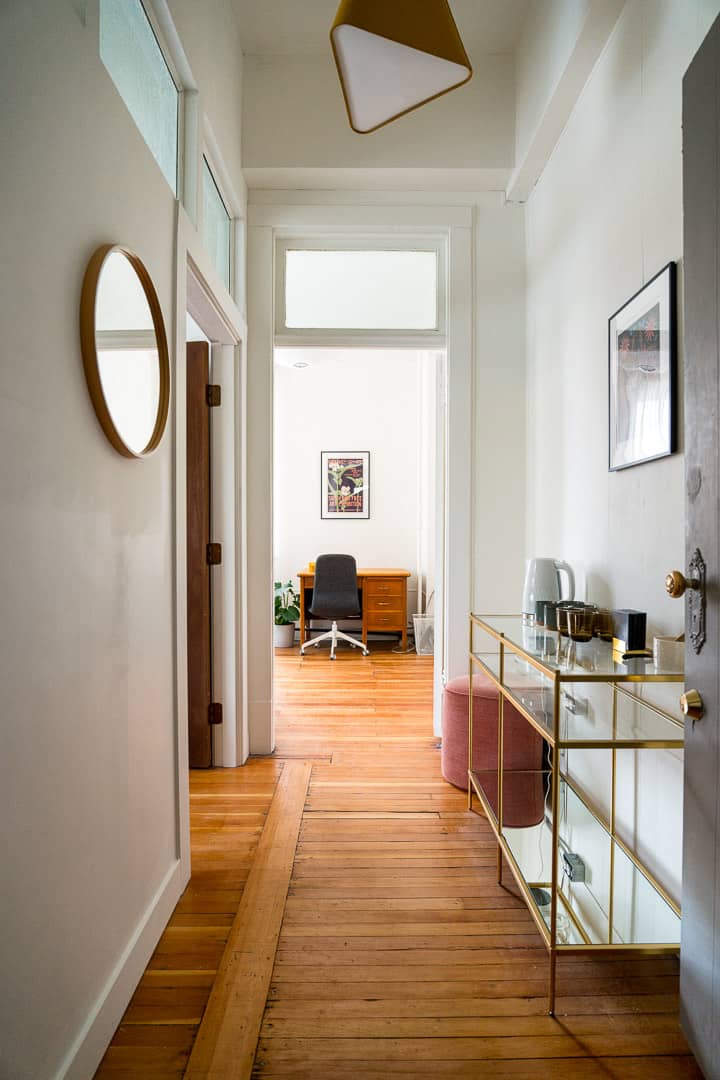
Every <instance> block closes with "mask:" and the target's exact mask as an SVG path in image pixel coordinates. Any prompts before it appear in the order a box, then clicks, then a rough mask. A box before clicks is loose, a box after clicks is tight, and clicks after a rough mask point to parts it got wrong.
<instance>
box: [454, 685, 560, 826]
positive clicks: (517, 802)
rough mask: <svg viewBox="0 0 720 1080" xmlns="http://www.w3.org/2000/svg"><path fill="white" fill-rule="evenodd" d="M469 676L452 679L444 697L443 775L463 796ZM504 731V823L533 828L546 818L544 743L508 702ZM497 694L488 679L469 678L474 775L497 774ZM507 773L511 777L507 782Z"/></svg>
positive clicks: (491, 790)
mask: <svg viewBox="0 0 720 1080" xmlns="http://www.w3.org/2000/svg"><path fill="white" fill-rule="evenodd" d="M469 683H470V680H469V679H468V676H467V675H460V676H458V678H456V679H451V680H450V682H449V683H448V684H447V686H446V687H445V692H444V694H443V718H442V755H441V769H442V774H443V776H444V777H445V779H446V780H447V781H449V783H451V784H453V785H454V786H455V787H458V788H462V790H463V791H467V786H468V779H467V770H468V699H469V693H470V691H469ZM503 729H504V733H505V740H504V751H503V775H504V777H505V779H504V784H503V810H504V813H503V819H504V824H505V825H513V826H518V827H519V826H523V825H533V824H537V822H539V821H542V818H543V814H544V790H543V777H542V773H541V772H540V771H539V770H541V769H542V761H543V740H542V738H541V737H540V735H538V733H537V732H536V731H534V730H533V728H532V727H531V726H530V724H528V722H527V721H526V720H525V719H524V718H523V717H522V716H521V715H520V713H519V712H518V711H517V709H515V708H514V706H513V705H511V704H510V703H509V702H508V701H507V700H506V702H505V709H504V720H503ZM497 732H498V691H497V689H496V688H495V686H494V684H493V683H492V682H491V681H490V679H488V677H487V676H486V675H481V674H473V751H472V761H473V763H472V768H473V771H474V772H495V773H496V774H497V763H498V762H497V744H498V735H497ZM508 773H514V775H513V776H508ZM485 787H486V792H487V794H488V796H489V797H490V800H491V803H492V804H493V806H496V794H497V791H496V789H497V782H496V780H495V781H493V780H492V779H491V778H490V777H488V778H487V784H486V785H485Z"/></svg>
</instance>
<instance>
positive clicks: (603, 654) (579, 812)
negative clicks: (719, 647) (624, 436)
mask: <svg viewBox="0 0 720 1080" xmlns="http://www.w3.org/2000/svg"><path fill="white" fill-rule="evenodd" d="M469 667H470V690H471V693H470V730H469V757H468V761H469V763H470V769H469V780H470V782H469V785H468V808H469V809H471V810H473V809H474V807H473V798H474V797H476V798H477V799H478V800H479V802H480V804H481V806H482V809H483V811H484V813H485V815H486V817H487V819H488V821H489V823H490V825H491V827H492V829H493V832H494V834H495V836H496V838H497V842H498V863H497V868H498V882H499V883H501V882H502V868H503V856H505V858H506V860H507V862H508V865H509V866H510V869H511V871H512V873H513V876H514V878H515V880H516V882H517V884H518V887H519V888H520V890H521V892H522V895H523V897H524V898H525V901H526V903H527V905H528V908H529V910H530V913H531V915H532V917H533V919H534V921H535V923H536V925H537V927H538V930H539V931H540V934H541V935H542V938H543V941H544V943H545V946H546V948H547V949H548V952H549V955H550V972H549V995H548V996H549V1012H550V1014H551V1015H552V1014H554V1012H555V984H556V972H557V960H558V956H559V955H561V954H567V955H577V954H581V953H587V952H608V951H616V950H617V951H632V952H639V953H661V954H662V953H676V952H677V951H678V950H679V944H680V909H679V907H678V905H677V904H676V903H675V901H674V900H673V899H672V897H671V896H670V895H669V894H668V892H667V891H666V890H665V889H664V888H663V886H662V885H661V883H660V882H659V881H658V879H657V877H656V876H655V875H654V874H653V873H652V872H651V870H650V869H649V868H648V867H647V866H646V865H645V863H644V862H643V861H642V859H641V858H640V857H639V856H638V854H637V851H636V848H635V845H633V843H632V841H631V837H629V835H628V832H629V829H628V827H627V823H626V822H625V821H624V820H623V814H622V813H619V808H618V804H619V803H621V804H622V799H621V798H620V793H619V791H618V782H619V781H618V774H619V772H620V767H619V766H620V759H621V755H622V754H623V752H625V751H642V750H653V749H655V750H657V749H668V750H682V747H683V724H682V721H681V720H679V719H677V718H675V717H674V716H673V715H672V714H671V713H670V712H667V711H665V710H664V709H662V708H659V707H658V706H657V705H656V704H654V703H651V702H650V701H648V700H645V699H643V697H642V693H643V687H642V686H639V685H631V684H642V683H660V682H662V683H681V682H683V681H684V675H683V674H682V673H680V672H678V671H670V670H663V669H659V668H656V667H654V666H653V665H652V663H650V662H648V661H646V660H640V659H633V660H629V661H627V662H625V663H618V662H616V661H615V660H614V658H613V653H612V648H611V646H610V644H609V643H607V642H604V641H600V640H598V639H593V640H592V641H589V642H587V643H579V642H578V643H576V642H573V641H571V640H570V639H569V638H567V637H563V636H562V635H560V634H559V633H558V632H557V631H550V630H545V629H544V628H541V627H535V626H532V625H527V624H526V623H525V622H524V621H523V619H522V617H521V616H478V615H473V614H471V615H470V665H469ZM478 671H481V672H483V673H484V674H485V675H487V676H488V678H490V680H491V681H492V682H493V683H494V684H495V686H496V687H497V689H498V717H497V757H496V760H495V761H494V762H492V767H491V768H488V769H484V770H483V771H476V770H475V769H474V768H473V764H474V763H473V752H472V748H473V718H472V679H473V674H474V673H477V672H478ZM506 702H510V703H511V704H512V705H513V706H514V708H515V709H516V710H517V712H518V713H520V715H521V716H522V717H523V718H524V720H525V721H526V722H527V723H528V724H529V725H530V726H531V727H532V728H533V729H534V731H535V732H536V733H537V734H538V735H539V736H540V737H541V739H542V741H543V751H542V764H541V766H540V767H539V768H538V769H523V770H520V769H517V768H513V769H509V768H507V767H506V765H505V762H506V760H509V758H508V756H507V755H506V754H505V703H506ZM597 752H601V753H600V754H599V755H598V753H597ZM603 770H604V771H605V776H606V787H607V788H608V790H607V791H606V792H605V797H604V798H602V797H601V798H598V795H597V788H598V786H599V785H598V780H599V779H600V778H601V777H602V773H603ZM600 786H602V784H601V785H600ZM591 791H592V792H593V794H591ZM568 856H573V858H571V859H567V858H566V857H568ZM578 858H579V862H578Z"/></svg>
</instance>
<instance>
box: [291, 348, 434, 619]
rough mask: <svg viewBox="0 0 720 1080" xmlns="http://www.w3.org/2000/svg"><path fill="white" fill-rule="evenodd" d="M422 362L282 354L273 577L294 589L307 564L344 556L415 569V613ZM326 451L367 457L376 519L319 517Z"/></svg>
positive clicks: (366, 355)
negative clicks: (323, 453)
mask: <svg viewBox="0 0 720 1080" xmlns="http://www.w3.org/2000/svg"><path fill="white" fill-rule="evenodd" d="M295 361H301V362H304V363H307V365H308V366H307V367H306V368H301V369H300V368H296V367H294V366H293V364H294V362H295ZM419 363H420V359H419V356H418V354H417V353H416V352H414V351H413V350H400V349H396V350H388V349H372V350H369V349H342V350H341V349H277V350H276V363H275V385H274V389H275V405H274V432H275V450H274V511H273V520H274V560H275V562H274V575H275V579H276V580H282V581H288V580H294V583H295V586H296V587H297V578H296V575H297V572H298V571H299V570H301V569H303V567H306V566H307V563H308V561H309V560H311V559H315V558H316V557H317V555H320V554H323V553H331V552H342V553H346V554H350V555H354V556H355V558H356V560H357V564H358V566H368V567H373V566H390V567H402V568H404V569H407V570H410V571H411V573H412V578H411V579H410V581H409V583H408V611H410V612H412V611H414V610H415V606H414V605H415V600H416V594H417V577H416V575H417V544H418V531H419V530H418V526H419V508H418V486H417V479H418V458H419V447H418V370H419ZM429 437H430V439H434V431H431V432H430V433H429ZM323 450H336V451H339V450H349V451H350V450H368V451H369V452H370V485H369V496H370V517H369V519H367V520H356V521H354V520H352V519H350V520H343V521H338V520H322V519H321V517H320V503H321V476H320V454H321V451H323Z"/></svg>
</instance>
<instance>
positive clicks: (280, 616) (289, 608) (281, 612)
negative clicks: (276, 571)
mask: <svg viewBox="0 0 720 1080" xmlns="http://www.w3.org/2000/svg"><path fill="white" fill-rule="evenodd" d="M299 601H300V598H299V596H298V594H297V593H296V592H295V589H294V588H293V583H292V581H288V582H286V583H285V584H284V585H283V583H282V582H281V581H276V582H275V648H276V649H290V648H292V645H293V642H294V641H295V623H296V622H297V620H298V619H299V618H300V604H299Z"/></svg>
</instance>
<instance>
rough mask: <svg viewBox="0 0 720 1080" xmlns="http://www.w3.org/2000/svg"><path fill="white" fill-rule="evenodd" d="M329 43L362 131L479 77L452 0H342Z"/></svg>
mask: <svg viewBox="0 0 720 1080" xmlns="http://www.w3.org/2000/svg"><path fill="white" fill-rule="evenodd" d="M330 43H331V45H332V50H333V55H334V57H335V64H336V65H337V69H338V74H339V76H340V84H341V86H342V91H343V96H344V98H345V106H346V108H347V113H348V119H349V120H350V126H351V128H352V129H353V131H357V132H359V133H360V134H367V133H368V132H370V131H376V130H377V128H379V127H382V126H383V125H384V124H389V123H390V121H391V120H396V119H397V118H398V117H399V116H404V115H405V113H408V112H411V111H412V110H413V109H417V108H418V106H420V105H424V104H425V103H426V102H427V101H432V100H433V98H436V97H440V95H441V94H446V93H447V92H448V91H449V90H454V89H455V88H456V87H457V86H462V84H463V83H466V82H467V81H468V80H469V79H470V78H471V77H472V67H471V66H470V61H469V59H468V55H467V53H466V52H465V49H464V47H463V43H462V41H461V39H460V34H459V33H458V28H457V26H456V25H455V20H454V19H453V16H452V12H451V11H450V5H449V4H448V0H341V3H340V6H339V8H338V10H337V15H336V16H335V22H334V23H333V25H332V29H331V30H330Z"/></svg>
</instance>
